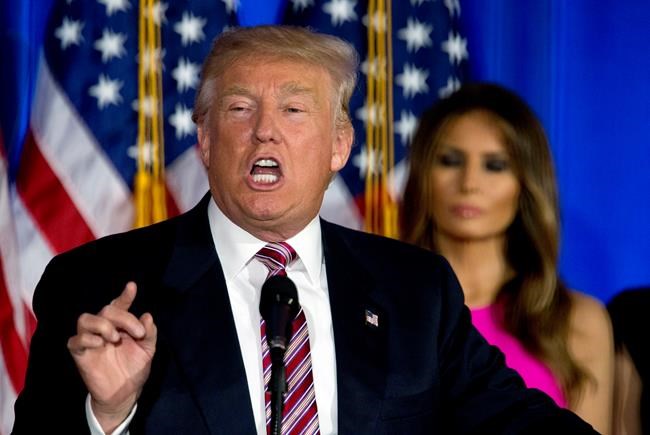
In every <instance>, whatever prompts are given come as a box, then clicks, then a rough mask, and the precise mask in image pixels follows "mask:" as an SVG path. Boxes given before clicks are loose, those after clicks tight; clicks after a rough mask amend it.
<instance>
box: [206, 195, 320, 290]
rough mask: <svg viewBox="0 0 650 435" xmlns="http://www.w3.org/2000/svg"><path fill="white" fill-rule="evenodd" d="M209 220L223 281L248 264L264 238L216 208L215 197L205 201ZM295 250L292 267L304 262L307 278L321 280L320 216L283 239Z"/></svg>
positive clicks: (318, 281) (316, 281) (313, 281)
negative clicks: (254, 234) (237, 223)
mask: <svg viewBox="0 0 650 435" xmlns="http://www.w3.org/2000/svg"><path fill="white" fill-rule="evenodd" d="M208 221H209V222H210V232H211V233H212V240H213V242H214V246H215V248H216V250H217V255H218V256H219V261H220V262H221V267H222V269H223V274H224V277H225V279H226V282H228V281H230V280H232V278H234V277H235V276H236V275H237V274H238V273H239V272H241V270H242V269H243V268H244V267H245V266H246V265H247V264H248V262H249V261H250V260H251V259H252V258H253V256H254V255H255V254H256V253H257V252H258V251H259V250H260V249H262V247H263V246H264V245H266V242H265V241H263V240H259V239H258V238H256V237H255V236H253V235H252V234H250V233H248V232H247V231H245V230H244V229H243V228H241V227H239V226H237V225H236V224H235V223H234V222H232V221H231V220H230V219H228V217H227V216H226V215H225V214H223V212H222V211H221V210H220V209H219V207H218V206H217V204H216V203H215V202H214V199H212V200H211V201H210V203H209V204H208ZM286 242H287V243H289V244H290V245H291V246H292V247H293V249H295V251H296V253H297V254H298V260H296V261H295V262H294V263H293V264H292V265H291V266H289V268H288V271H291V269H294V268H299V267H301V265H302V266H304V268H305V269H306V271H307V275H308V276H309V279H310V280H311V281H312V283H314V284H319V283H320V274H321V265H322V263H323V244H322V241H321V226H320V219H319V217H318V216H316V217H315V218H314V219H312V221H311V222H309V224H307V226H306V227H305V228H303V229H302V230H301V231H300V232H299V233H298V234H296V235H295V236H293V237H291V238H290V239H288V240H286Z"/></svg>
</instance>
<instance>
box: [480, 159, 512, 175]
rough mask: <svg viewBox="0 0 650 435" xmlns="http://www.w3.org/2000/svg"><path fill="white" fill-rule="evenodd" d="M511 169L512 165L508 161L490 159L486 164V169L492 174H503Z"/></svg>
mask: <svg viewBox="0 0 650 435" xmlns="http://www.w3.org/2000/svg"><path fill="white" fill-rule="evenodd" d="M509 168H510V164H509V162H508V160H506V159H490V160H488V161H486V162H485V169H487V170H488V171H491V172H503V171H507V170H508V169H509Z"/></svg>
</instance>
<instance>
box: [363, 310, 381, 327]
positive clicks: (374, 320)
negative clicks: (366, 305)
mask: <svg viewBox="0 0 650 435" xmlns="http://www.w3.org/2000/svg"><path fill="white" fill-rule="evenodd" d="M365 317H366V326H370V327H372V328H379V316H378V315H377V314H376V313H374V312H372V311H370V310H369V309H366V310H365Z"/></svg>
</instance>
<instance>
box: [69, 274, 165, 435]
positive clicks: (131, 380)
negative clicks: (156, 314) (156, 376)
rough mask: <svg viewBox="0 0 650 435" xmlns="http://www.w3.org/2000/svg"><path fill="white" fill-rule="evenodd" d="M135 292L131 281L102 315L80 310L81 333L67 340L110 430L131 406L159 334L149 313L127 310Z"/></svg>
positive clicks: (100, 417) (97, 411)
mask: <svg viewBox="0 0 650 435" xmlns="http://www.w3.org/2000/svg"><path fill="white" fill-rule="evenodd" d="M136 292H137V287H136V284H135V283H134V282H129V283H127V284H126V286H125V287H124V290H123V291H122V293H121V294H120V295H119V296H118V297H117V298H116V299H114V300H113V301H112V302H111V303H110V304H109V305H106V306H105V307H104V308H102V310H101V311H100V312H99V313H98V314H96V315H95V314H88V313H84V314H82V315H81V316H80V317H79V319H78V321H77V335H75V336H73V337H71V338H70V339H69V340H68V350H69V351H70V353H71V354H72V357H73V358H74V361H75V363H76V364H77V368H78V369H79V373H80V374H81V377H82V379H83V381H84V383H85V384H86V387H87V388H88V391H89V393H90V396H91V399H92V400H91V403H92V408H93V413H94V414H95V417H96V418H97V420H98V421H99V423H100V425H101V426H102V428H103V429H104V432H106V433H109V432H111V431H112V430H113V429H114V428H115V427H117V426H118V425H119V424H120V423H121V422H122V421H123V420H124V419H125V418H126V417H127V416H128V414H129V412H130V411H131V409H132V408H133V406H134V404H135V402H136V401H137V399H138V397H139V396H140V393H141V392H142V387H143V386H144V383H145V382H146V380H147V378H148V377H149V372H150V370H151V360H152V359H153V355H154V353H155V351H156V337H157V332H156V325H155V324H154V322H153V317H151V314H149V313H145V314H143V315H142V316H141V317H140V318H139V319H138V318H137V317H136V316H134V315H133V314H132V313H130V312H129V311H128V310H129V308H130V307H131V304H132V303H133V300H134V299H135V295H136Z"/></svg>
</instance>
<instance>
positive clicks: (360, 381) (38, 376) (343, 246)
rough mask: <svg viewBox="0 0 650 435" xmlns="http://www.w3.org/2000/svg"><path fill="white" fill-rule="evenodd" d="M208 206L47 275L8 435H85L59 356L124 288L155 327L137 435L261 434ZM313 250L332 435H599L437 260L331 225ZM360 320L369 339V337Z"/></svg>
mask: <svg viewBox="0 0 650 435" xmlns="http://www.w3.org/2000/svg"><path fill="white" fill-rule="evenodd" d="M208 201H209V196H206V197H205V198H204V199H203V200H202V201H201V202H200V203H199V205H198V206H197V207H195V208H194V209H193V210H191V211H189V212H188V213H186V214H184V215H182V216H180V217H178V218H174V219H171V220H169V221H166V222H163V223H160V224H157V225H153V226H150V227H147V228H144V229H140V230H135V231H131V232H128V233H124V234H119V235H115V236H110V237H106V238H103V239H100V240H97V241H95V242H92V243H89V244H87V245H85V246H82V247H80V248H78V249H75V250H72V251H70V252H68V253H65V254H62V255H59V256H57V257H56V258H54V259H53V260H52V262H51V263H50V264H49V265H48V267H47V269H46V270H45V272H44V275H43V277H42V279H41V281H40V283H39V285H38V287H37V289H36V292H35V295H34V310H35V313H36V316H37V318H38V327H37V330H36V333H35V334H34V337H33V339H32V343H31V351H30V358H29V367H28V373H27V378H26V383H25V389H24V390H23V392H22V393H21V394H20V396H19V398H18V400H17V402H16V406H15V410H16V422H15V427H14V431H15V433H17V434H18V433H20V434H35V433H45V431H52V430H54V431H55V432H56V430H57V429H60V430H66V431H69V432H68V433H87V425H86V419H85V414H84V400H85V398H86V395H87V391H86V389H85V387H84V385H83V383H82V381H81V379H80V377H79V375H78V373H77V370H76V367H75V365H74V362H73V360H72V358H71V356H70V355H69V353H68V350H67V349H66V342H67V340H68V338H69V337H70V336H72V335H74V334H75V329H76V321H77V318H78V317H79V315H80V314H81V313H83V312H93V313H95V312H98V311H99V310H100V309H101V308H102V307H103V306H104V305H106V304H107V303H108V302H109V301H111V300H112V299H113V298H115V297H116V296H117V295H118V294H119V293H120V292H121V291H122V289H123V287H124V284H125V283H126V282H127V281H129V280H133V281H135V282H136V283H137V284H138V295H137V298H136V300H135V302H134V305H133V307H132V311H133V312H135V313H136V314H138V315H139V314H141V313H143V312H145V311H149V312H151V313H152V314H153V317H154V320H155V322H156V324H157V326H158V344H157V348H156V354H155V357H154V360H153V363H152V370H151V375H150V377H149V379H148V381H147V383H146V384H145V387H144V390H143V393H142V396H141V397H140V399H139V400H138V410H137V412H136V415H135V417H134V420H133V421H132V423H131V426H130V432H131V434H137V433H148V434H228V435H233V434H254V433H255V427H254V421H253V412H252V409H251V404H250V398H249V393H248V387H247V384H246V374H245V371H244V366H243V362H242V357H241V354H240V352H239V345H238V339H237V334H236V331H235V324H234V320H233V316H232V311H231V308H230V303H229V299H228V295H227V291H226V285H225V280H224V277H223V273H222V270H221V266H220V262H219V258H218V257H217V254H216V250H215V248H214V245H213V242H212V237H211V234H210V229H209V225H208V220H207V212H206V208H207V204H208ZM322 234H323V245H324V255H325V260H326V264H327V279H328V286H329V293H330V302H331V309H332V321H333V327H334V339H335V348H336V373H337V379H336V382H337V388H338V429H339V430H338V433H339V434H355V435H358V434H373V435H378V434H453V433H485V434H491V433H513V434H514V433H533V432H534V431H533V428H535V429H538V430H540V433H544V432H546V430H551V429H550V428H565V430H567V431H568V432H561V433H574V434H577V433H592V432H591V431H590V429H589V428H588V426H586V425H584V423H582V422H581V421H580V420H579V419H577V417H575V416H574V415H573V414H570V413H569V412H567V411H562V410H560V409H558V408H557V407H555V406H554V405H553V403H552V401H551V400H550V399H549V398H548V397H546V396H545V395H543V394H542V393H540V392H537V391H534V390H526V389H524V388H523V386H522V381H521V379H520V378H519V377H518V376H517V375H516V374H515V373H514V372H513V371H511V370H508V369H506V368H505V367H504V366H503V357H502V355H501V353H500V352H498V351H497V350H496V349H495V348H492V347H490V346H488V345H487V344H486V342H485V341H484V340H483V339H482V337H481V336H480V335H479V334H478V333H477V332H476V331H475V330H474V328H473V327H472V326H471V323H470V318H469V312H468V310H467V309H466V308H465V307H464V305H463V299H462V293H461V291H460V289H459V286H458V283H457V281H456V279H455V277H454V275H453V273H452V272H451V270H450V268H449V266H448V265H447V263H446V262H445V261H444V260H443V259H442V258H441V257H438V256H435V255H433V254H431V253H429V252H426V251H423V250H421V249H418V248H415V247H412V246H409V245H406V244H403V243H400V242H397V241H394V240H389V239H386V238H382V237H378V236H373V235H368V234H364V233H361V232H356V231H351V230H348V229H345V228H342V227H339V226H337V225H333V224H329V223H327V222H322ZM366 309H369V310H370V311H372V312H373V313H376V314H377V315H378V324H379V326H378V327H374V326H373V325H369V324H366V318H365V310H366Z"/></svg>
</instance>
